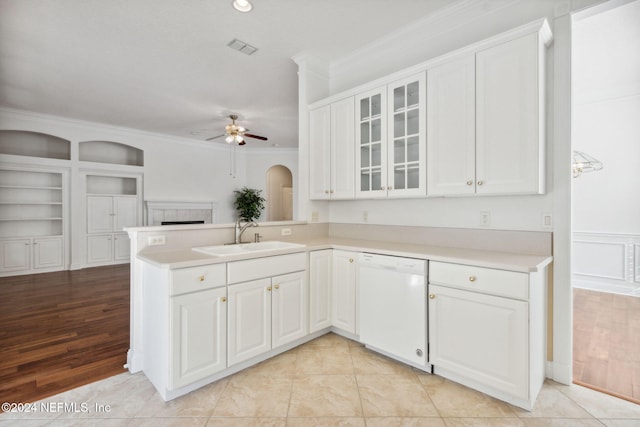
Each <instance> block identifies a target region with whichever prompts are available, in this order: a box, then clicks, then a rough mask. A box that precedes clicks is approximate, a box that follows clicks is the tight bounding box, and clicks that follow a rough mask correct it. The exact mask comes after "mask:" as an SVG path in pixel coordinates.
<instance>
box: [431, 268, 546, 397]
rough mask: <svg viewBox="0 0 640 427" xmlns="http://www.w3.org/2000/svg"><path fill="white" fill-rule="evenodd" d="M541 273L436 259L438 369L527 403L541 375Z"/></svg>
mask: <svg viewBox="0 0 640 427" xmlns="http://www.w3.org/2000/svg"><path fill="white" fill-rule="evenodd" d="M544 295H545V282H544V280H543V279H542V275H541V273H519V272H511V271H503V270H495V269H488V268H481V267H474V266H467V265H459V264H450V263H441V262H431V263H430V266H429V362H430V363H431V364H432V365H433V366H434V372H435V373H436V374H438V375H441V376H444V377H447V378H449V379H452V380H454V381H457V382H460V383H462V384H465V385H467V386H469V387H472V388H475V389H477V390H479V391H482V392H484V393H487V394H489V395H491V396H494V397H497V398H499V399H502V400H505V401H507V402H510V403H512V404H514V405H517V406H520V407H522V408H525V409H527V410H530V409H532V407H533V403H534V402H535V399H536V397H537V395H538V393H539V391H540V388H541V387H542V383H543V381H544V376H545V375H544V365H545V341H544V324H545V317H544V312H545V310H544V303H543V301H544Z"/></svg>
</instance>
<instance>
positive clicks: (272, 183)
mask: <svg viewBox="0 0 640 427" xmlns="http://www.w3.org/2000/svg"><path fill="white" fill-rule="evenodd" d="M266 187H267V197H266V199H267V221H291V220H292V219H293V176H292V174H291V170H289V168H288V167H286V166H282V165H275V166H272V167H270V168H269V169H268V170H267V185H266Z"/></svg>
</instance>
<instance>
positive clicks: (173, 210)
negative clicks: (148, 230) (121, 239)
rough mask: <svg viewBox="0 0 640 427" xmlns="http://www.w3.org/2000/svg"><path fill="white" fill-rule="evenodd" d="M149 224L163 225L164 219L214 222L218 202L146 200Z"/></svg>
mask: <svg viewBox="0 0 640 427" xmlns="http://www.w3.org/2000/svg"><path fill="white" fill-rule="evenodd" d="M145 204H146V208H147V225H161V223H162V221H204V223H205V224H213V223H214V220H215V212H216V206H217V203H216V202H190V201H175V200H174V201H154V200H147V201H146V202H145Z"/></svg>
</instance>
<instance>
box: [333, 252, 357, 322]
mask: <svg viewBox="0 0 640 427" xmlns="http://www.w3.org/2000/svg"><path fill="white" fill-rule="evenodd" d="M357 259H358V258H357V256H356V254H355V253H353V252H346V251H336V250H334V251H333V260H332V264H333V265H332V266H333V272H332V277H331V284H332V292H331V301H332V303H331V306H332V310H331V318H332V321H331V323H332V324H333V326H335V327H336V328H340V329H342V330H344V331H347V332H349V333H352V334H355V333H356V330H357V328H356V316H357V313H356V311H357V307H356V291H357V290H356V281H357V271H358V269H357V262H356V260H357Z"/></svg>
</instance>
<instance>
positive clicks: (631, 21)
mask: <svg viewBox="0 0 640 427" xmlns="http://www.w3.org/2000/svg"><path fill="white" fill-rule="evenodd" d="M639 52H640V1H635V2H633V3H630V4H627V5H624V6H621V7H618V8H616V9H612V10H609V11H607V12H603V13H600V14H598V15H595V16H590V17H588V18H585V19H581V20H578V21H576V23H575V25H574V43H573V64H574V71H573V78H572V83H573V95H574V105H573V135H574V136H573V148H574V149H575V150H579V151H584V152H585V153H587V154H590V155H591V156H593V157H595V158H596V159H598V160H600V161H601V162H602V163H603V164H604V168H603V169H602V170H601V171H597V172H592V173H585V174H583V175H582V176H581V177H580V178H577V179H574V180H573V212H574V213H573V229H574V231H579V232H601V233H623V234H638V235H640V196H639V195H640V171H639V170H638V162H639V161H640V53H639Z"/></svg>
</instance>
